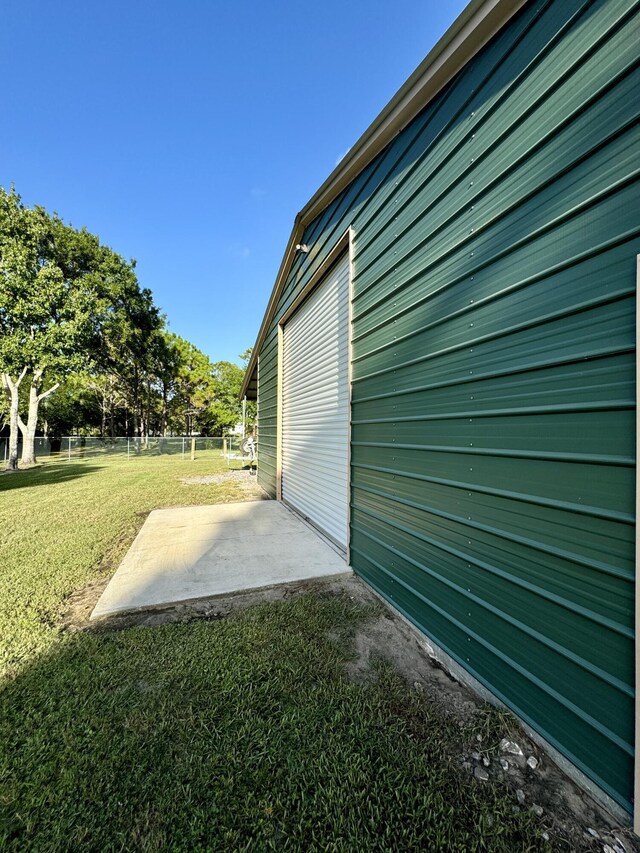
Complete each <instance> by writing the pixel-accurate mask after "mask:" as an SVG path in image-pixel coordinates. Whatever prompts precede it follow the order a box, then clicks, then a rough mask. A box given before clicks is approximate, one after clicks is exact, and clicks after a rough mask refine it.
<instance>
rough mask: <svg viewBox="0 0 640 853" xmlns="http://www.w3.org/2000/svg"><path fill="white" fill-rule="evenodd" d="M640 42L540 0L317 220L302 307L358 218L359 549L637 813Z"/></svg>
mask: <svg viewBox="0 0 640 853" xmlns="http://www.w3.org/2000/svg"><path fill="white" fill-rule="evenodd" d="M637 33H638V4H637V3H632V2H630V0H602V2H578V0H562V2H560V0H557V2H535V3H530V4H528V5H527V6H526V7H525V8H524V9H523V10H522V12H521V13H519V14H518V15H517V16H516V17H515V18H514V19H512V21H511V22H510V23H509V24H508V25H507V26H506V27H505V28H504V29H503V30H502V31H501V32H500V33H499V34H498V36H497V37H496V38H495V39H494V40H493V41H492V42H491V43H490V44H489V45H488V46H487V47H486V48H485V49H484V50H483V51H482V52H481V53H480V54H478V56H476V57H475V58H474V59H473V60H472V62H471V63H470V64H469V65H468V66H467V67H466V68H465V69H464V70H463V71H462V72H461V73H460V74H459V75H458V77H457V78H456V79H455V80H454V81H453V83H452V84H450V85H449V86H448V87H447V88H446V89H445V90H444V91H443V92H442V93H441V94H440V95H439V96H438V98H437V99H436V100H435V101H434V102H432V104H430V105H429V107H428V108H427V109H426V110H425V111H424V112H423V113H422V114H421V115H420V116H419V117H418V118H417V119H416V120H415V121H414V122H412V123H411V124H410V125H409V126H408V127H407V128H406V129H405V130H404V131H403V132H402V133H401V134H400V135H399V136H398V137H397V139H396V140H395V141H394V142H393V143H392V144H391V145H390V146H389V147H388V148H387V149H386V150H385V152H383V154H382V155H380V157H378V158H377V159H376V160H375V161H374V162H373V163H372V164H371V165H370V166H369V167H368V168H367V169H366V170H365V171H364V172H363V173H362V174H361V175H360V176H359V177H358V179H357V180H356V181H354V182H353V184H351V186H350V187H349V188H348V189H347V190H346V191H345V192H344V193H343V194H342V195H341V196H340V197H339V198H338V199H336V201H335V202H333V203H332V204H331V205H330V206H329V207H328V208H327V209H326V210H325V211H324V212H323V214H322V215H321V216H320V217H319V218H318V219H317V220H316V221H315V222H314V223H313V224H312V225H311V226H310V227H309V229H307V232H306V233H305V235H304V242H305V243H308V244H309V245H310V246H311V247H312V252H311V253H310V256H309V257H306V258H299V259H298V260H297V261H296V264H295V265H294V267H293V269H292V271H291V275H290V277H289V280H288V283H287V287H286V288H285V291H284V293H283V295H282V299H281V304H280V305H279V307H278V314H279V316H282V313H283V312H284V311H286V310H287V307H288V306H289V305H290V304H291V301H292V300H293V299H294V298H295V295H296V293H298V292H299V289H300V288H301V287H302V286H304V284H305V282H306V281H308V280H309V276H310V275H311V274H312V272H313V270H314V269H316V268H317V266H318V264H319V263H320V262H321V261H322V259H323V258H324V257H325V256H326V254H327V252H328V251H329V250H330V249H331V247H332V245H333V244H334V243H335V241H336V240H337V239H338V237H339V235H341V234H342V233H343V232H344V230H345V229H346V228H347V226H349V225H351V226H352V227H353V230H354V234H355V240H354V245H353V270H354V274H353V292H354V302H353V327H352V334H353V339H352V340H353V364H352V373H353V388H352V395H353V408H352V448H351V452H352V484H351V486H352V492H351V502H352V506H351V557H352V564H353V566H354V568H355V569H356V571H358V572H359V573H360V574H361V575H362V576H363V577H364V578H365V579H366V580H367V581H368V582H369V583H370V584H371V585H372V586H373V587H374V588H376V589H377V590H378V591H379V592H381V593H382V594H383V595H384V596H386V597H387V598H388V599H389V600H391V601H392V602H393V603H394V605H395V606H396V607H398V608H399V609H400V610H401V611H402V612H404V613H405V614H406V615H407V617H408V618H409V619H411V620H412V621H413V622H414V623H415V624H416V625H418V626H419V627H420V628H421V629H422V630H423V631H424V632H425V633H427V634H428V635H430V636H431V637H432V638H433V639H434V640H435V641H436V642H437V643H438V644H440V645H441V646H442V647H443V648H445V649H446V651H447V652H449V654H451V655H452V656H453V657H454V658H455V659H456V660H458V661H459V662H460V663H462V664H463V666H465V667H466V668H467V669H468V670H469V671H470V672H471V673H472V674H473V675H475V676H476V678H478V679H479V680H480V681H481V682H483V683H484V684H486V685H487V686H488V687H489V688H490V689H491V690H492V691H493V692H494V693H495V694H496V695H498V696H499V697H500V698H501V699H503V700H504V702H505V703H506V704H507V705H509V706H510V707H511V708H513V709H514V710H515V711H516V712H517V713H518V714H519V715H520V716H521V717H523V718H524V719H526V720H527V721H528V722H529V723H530V724H531V725H532V726H533V727H534V728H536V729H537V730H538V731H540V732H541V733H542V734H543V735H544V736H545V737H546V738H547V739H548V740H549V741H550V742H551V743H553V744H554V745H555V746H556V747H557V748H558V749H560V751H562V752H563V753H564V754H566V755H567V756H568V757H569V758H570V759H571V760H572V761H573V762H574V763H575V764H576V765H577V766H578V767H580V768H581V769H582V770H583V771H584V772H585V773H587V774H588V775H589V776H591V777H592V778H593V779H594V780H595V781H596V782H597V783H598V784H599V785H601V786H602V788H603V789H604V790H605V791H607V792H608V793H609V794H610V795H611V796H612V797H614V798H615V799H616V800H617V801H618V802H620V803H622V804H623V805H625V806H627V807H629V801H630V798H631V794H632V764H633V695H634V691H633V685H634V673H633V663H634V640H633V616H634V553H633V545H634V536H635V527H634V518H633V512H634V501H635V491H634V478H635V459H634V437H635V323H634V317H635V255H636V254H637V253H638V252H640V223H639V216H638V210H639V201H640V199H639V195H640V192H639V187H640V184H639V182H638V176H639V171H638V151H639V124H638V97H637V92H638V91H640V71H639V69H638V51H637ZM276 329H277V318H276V319H275V320H274V324H273V327H272V330H271V333H270V335H269V336H268V338H267V340H266V341H265V344H264V347H263V349H262V352H261V354H260V372H261V382H260V386H259V395H260V396H261V398H262V399H261V403H260V406H261V417H262V416H264V418H265V420H264V424H265V427H267V431H268V432H269V434H271V433H270V424H271V413H272V412H273V413H274V414H275V398H276V391H277V389H276V388H275V373H274V365H275V364H276V363H277V339H276V335H275V331H276ZM273 423H275V420H274V421H273ZM261 443H262V446H261V464H263V465H264V469H263V472H262V475H261V476H262V480H261V481H262V482H263V483H265V485H267V487H268V488H269V489H270V490H271V491H272V492H275V471H274V469H275V466H274V465H273V464H272V460H275V443H274V444H273V445H270V444H269V442H268V441H265V437H264V436H263V434H262V421H261ZM272 472H273V474H272Z"/></svg>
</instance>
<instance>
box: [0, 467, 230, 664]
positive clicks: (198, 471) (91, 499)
mask: <svg viewBox="0 0 640 853" xmlns="http://www.w3.org/2000/svg"><path fill="white" fill-rule="evenodd" d="M222 471H227V465H226V462H225V460H224V459H223V458H222V457H221V456H220V455H219V453H216V452H211V453H209V454H204V453H201V454H200V455H199V457H198V458H196V459H195V460H194V461H193V462H192V461H191V460H190V459H188V458H187V459H186V460H184V461H182V459H181V458H180V457H178V456H156V457H139V458H132V459H131V460H127V459H126V457H124V458H122V457H116V458H100V457H98V458H93V459H92V458H89V459H87V460H84V461H71V462H67V461H60V462H48V463H46V464H45V465H41V466H39V467H36V468H31V469H29V470H26V471H21V472H19V473H17V474H0V555H1V557H0V560H1V571H0V638H1V639H0V675H2V673H6V672H9V673H10V672H12V671H13V670H14V669H15V668H19V667H20V666H21V665H23V664H24V663H25V662H27V661H29V660H30V659H32V658H33V656H34V655H35V654H37V653H40V652H42V651H44V650H46V649H47V648H48V647H49V645H50V644H51V643H52V642H55V640H56V637H57V634H58V630H57V628H56V622H57V616H58V613H59V609H60V607H61V606H62V603H63V602H64V599H65V598H66V596H68V595H69V594H70V593H71V592H73V591H74V590H76V589H78V588H79V587H82V586H83V585H84V584H86V583H87V582H88V581H91V580H94V579H95V578H98V577H100V576H101V575H105V574H106V573H109V574H111V573H113V571H114V570H115V568H116V567H117V565H118V563H119V562H120V560H121V559H122V557H123V556H124V554H125V553H126V550H127V548H128V547H129V545H130V544H131V542H132V541H133V539H134V538H135V535H136V533H137V531H138V530H139V529H140V527H141V526H142V524H143V522H144V517H145V515H146V513H147V512H149V511H150V510H152V509H157V508H159V507H166V506H185V505H193V504H204V503H218V502H221V501H236V500H242V499H243V496H244V492H243V489H242V486H241V485H240V484H239V483H238V482H237V481H235V480H230V481H228V482H226V483H221V484H212V485H206V486H205V485H188V486H187V485H185V484H184V483H182V482H181V478H184V477H189V476H194V475H195V476H198V475H206V474H211V473H216V472H222Z"/></svg>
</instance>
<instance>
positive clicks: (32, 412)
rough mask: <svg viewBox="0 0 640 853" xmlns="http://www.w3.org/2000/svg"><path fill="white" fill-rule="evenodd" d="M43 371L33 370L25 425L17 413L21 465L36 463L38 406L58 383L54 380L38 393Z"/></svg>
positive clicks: (41, 368)
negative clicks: (48, 386)
mask: <svg viewBox="0 0 640 853" xmlns="http://www.w3.org/2000/svg"><path fill="white" fill-rule="evenodd" d="M43 373H44V367H38V368H37V369H36V370H34V372H33V379H32V380H31V388H30V389H29V412H28V415H27V423H26V425H25V423H24V421H23V420H22V418H21V417H20V416H19V415H18V426H19V427H20V430H21V432H22V459H21V462H22V464H23V465H35V464H36V449H35V438H36V429H37V427H38V407H39V405H40V401H41V400H44V399H45V397H48V396H49V394H53V392H54V391H55V390H56V388H57V387H58V385H59V384H60V383H59V382H56V384H55V385H52V386H51V388H49V390H48V391H45V392H44V393H43V394H40V393H38V392H39V391H40V385H41V382H42V374H43Z"/></svg>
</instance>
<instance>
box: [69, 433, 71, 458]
mask: <svg viewBox="0 0 640 853" xmlns="http://www.w3.org/2000/svg"><path fill="white" fill-rule="evenodd" d="M68 458H69V462H71V436H69V457H68Z"/></svg>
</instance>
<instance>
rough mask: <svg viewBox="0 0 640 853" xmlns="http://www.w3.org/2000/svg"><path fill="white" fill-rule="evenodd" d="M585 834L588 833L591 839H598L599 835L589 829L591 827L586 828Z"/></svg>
mask: <svg viewBox="0 0 640 853" xmlns="http://www.w3.org/2000/svg"><path fill="white" fill-rule="evenodd" d="M587 832H588V833H589V835H591V836H592V837H593V838H600V835H599V834H598V833H597V832H596V831H595V829H591V827H590V826H588V827H587Z"/></svg>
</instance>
